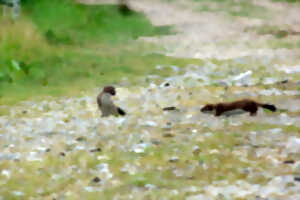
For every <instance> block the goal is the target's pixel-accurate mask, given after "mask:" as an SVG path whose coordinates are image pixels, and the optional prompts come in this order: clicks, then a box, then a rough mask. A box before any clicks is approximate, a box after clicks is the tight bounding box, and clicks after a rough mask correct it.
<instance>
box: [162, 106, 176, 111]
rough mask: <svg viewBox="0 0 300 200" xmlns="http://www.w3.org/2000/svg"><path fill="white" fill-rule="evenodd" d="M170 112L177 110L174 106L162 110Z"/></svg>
mask: <svg viewBox="0 0 300 200" xmlns="http://www.w3.org/2000/svg"><path fill="white" fill-rule="evenodd" d="M172 110H177V108H176V107H175V106H170V107H165V108H163V111H172Z"/></svg>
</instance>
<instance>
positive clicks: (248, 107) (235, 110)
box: [201, 99, 276, 116]
mask: <svg viewBox="0 0 300 200" xmlns="http://www.w3.org/2000/svg"><path fill="white" fill-rule="evenodd" d="M259 107H262V108H265V109H268V110H271V111H272V112H275V111H276V107H275V106H274V105H271V104H262V103H258V102H256V101H253V100H250V99H243V100H239V101H234V102H229V103H217V104H207V105H205V106H204V107H203V108H202V109H201V112H204V113H214V114H215V116H220V115H222V114H224V115H226V116H230V115H233V114H241V113H244V112H249V113H250V115H251V116H255V115H256V112H257V110H258V108H259Z"/></svg>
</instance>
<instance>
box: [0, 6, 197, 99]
mask: <svg viewBox="0 0 300 200" xmlns="http://www.w3.org/2000/svg"><path fill="white" fill-rule="evenodd" d="M62 19H63V21H62ZM0 25H1V27H3V28H1V30H0V44H1V45H0V58H1V59H0V103H1V104H14V103H16V102H19V101H21V100H25V99H30V98H35V97H38V96H45V95H54V96H57V95H73V94H79V93H80V92H81V91H83V90H88V89H91V88H95V87H100V86H103V85H104V84H115V83H119V82H120V80H121V79H122V78H124V77H126V78H128V79H129V80H130V81H131V82H135V81H137V80H138V78H139V77H141V76H144V75H147V74H152V73H155V72H158V71H155V66H156V65H158V64H165V65H171V64H173V65H174V64H176V65H181V66H184V65H186V64H189V63H190V62H194V63H199V61H195V60H194V61H193V60H188V59H174V58H170V57H165V56H160V55H155V54H149V55H146V53H147V52H151V51H153V50H155V49H153V48H152V47H150V45H149V46H147V45H146V44H143V43H138V42H136V41H134V39H137V38H138V37H141V36H151V35H161V34H169V33H171V30H170V27H165V26H163V27H154V26H153V25H152V24H151V23H150V21H149V20H148V19H147V18H145V16H143V15H142V14H141V13H137V12H134V13H133V14H131V15H130V16H126V17H124V16H122V15H121V14H120V13H119V11H118V8H117V6H115V5H98V6H90V5H82V4H76V3H74V2H73V1H70V0H64V1H58V0H55V1H51V2H50V1H46V0H41V1H24V2H23V14H22V16H21V18H20V19H18V20H16V21H12V20H11V19H9V18H4V17H1V18H0ZM141 52H144V53H143V54H142V53H141ZM159 73H161V74H162V75H163V74H167V73H168V71H165V72H159Z"/></svg>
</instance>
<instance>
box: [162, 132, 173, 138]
mask: <svg viewBox="0 0 300 200" xmlns="http://www.w3.org/2000/svg"><path fill="white" fill-rule="evenodd" d="M163 136H164V137H174V134H172V133H165V134H164V135H163Z"/></svg>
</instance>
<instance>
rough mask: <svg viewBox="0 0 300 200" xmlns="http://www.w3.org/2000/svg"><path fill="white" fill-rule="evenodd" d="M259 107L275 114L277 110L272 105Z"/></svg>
mask: <svg viewBox="0 0 300 200" xmlns="http://www.w3.org/2000/svg"><path fill="white" fill-rule="evenodd" d="M261 107H263V108H265V109H268V110H270V111H272V112H275V111H276V110H277V109H276V107H275V106H274V105H271V104H262V105H261Z"/></svg>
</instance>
